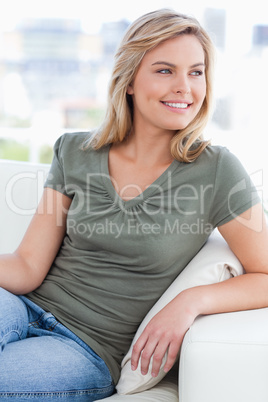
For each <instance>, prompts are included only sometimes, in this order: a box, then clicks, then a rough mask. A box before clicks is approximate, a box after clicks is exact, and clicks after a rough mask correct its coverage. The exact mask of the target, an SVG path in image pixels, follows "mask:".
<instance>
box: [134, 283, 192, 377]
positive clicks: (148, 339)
mask: <svg viewBox="0 0 268 402" xmlns="http://www.w3.org/2000/svg"><path fill="white" fill-rule="evenodd" d="M184 293H187V291H186V292H182V293H180V294H179V295H178V296H177V297H176V298H175V299H173V300H172V301H171V302H170V303H169V304H167V306H165V307H164V308H163V309H162V310H161V311H159V313H158V314H156V315H155V316H154V317H153V318H152V319H151V321H150V322H149V323H148V324H147V326H146V327H145V329H144V331H143V333H142V334H141V336H140V337H139V339H138V340H137V342H136V343H135V344H134V346H133V352H132V357H131V368H132V370H136V369H137V367H138V363H139V360H140V361H141V373H142V374H144V375H145V374H147V373H148V369H149V364H150V360H151V358H152V359H153V363H152V376H153V377H156V376H157V375H158V373H159V369H160V366H161V363H162V360H163V358H164V356H165V353H166V352H167V360H166V363H165V366H164V371H165V372H168V371H169V370H170V369H171V368H172V366H173V364H174V363H175V361H176V358H177V356H178V353H179V350H180V347H181V344H182V341H183V337H184V335H185V333H186V332H187V330H188V329H189V328H190V326H191V325H192V323H193V321H194V319H195V318H196V316H197V314H194V313H193V312H192V311H190V308H189V307H187V303H186V301H184V299H185V298H184ZM186 299H187V298H186ZM188 306H189V305H188Z"/></svg>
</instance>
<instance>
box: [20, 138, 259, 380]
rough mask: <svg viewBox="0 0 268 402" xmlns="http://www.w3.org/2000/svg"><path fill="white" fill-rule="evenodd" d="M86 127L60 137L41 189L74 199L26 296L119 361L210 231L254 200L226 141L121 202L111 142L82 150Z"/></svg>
mask: <svg viewBox="0 0 268 402" xmlns="http://www.w3.org/2000/svg"><path fill="white" fill-rule="evenodd" d="M86 136H88V133H72V134H70V133H69V134H65V135H63V136H61V137H60V138H59V139H58V140H57V142H56V144H55V148H54V158H53V162H52V166H51V171H50V174H49V176H48V178H47V181H46V184H45V186H46V187H51V188H53V189H55V190H57V191H60V192H62V193H64V194H66V195H67V196H68V197H70V198H72V203H71V207H70V209H69V212H68V217H67V232H66V236H65V238H64V241H63V244H62V246H61V248H60V251H59V253H58V255H57V257H56V259H55V261H54V262H53V265H52V267H51V269H50V271H49V273H48V275H47V277H46V278H45V280H44V282H43V284H42V285H41V286H40V287H39V288H38V289H36V290H35V291H34V292H32V293H30V294H28V297H29V298H30V299H31V300H32V301H34V302H35V303H37V304H39V305H40V306H41V307H43V308H44V309H45V310H46V311H50V312H51V313H52V314H54V315H55V317H56V318H57V319H58V320H59V321H60V322H61V323H62V324H64V325H65V326H66V327H68V328H69V329H70V330H72V331H73V332H74V333H75V334H76V335H77V336H79V337H80V338H81V339H82V340H83V341H84V342H86V343H87V344H88V345H89V346H90V347H91V348H92V349H93V350H94V351H95V352H96V353H97V354H98V355H99V356H100V357H101V358H103V359H104V361H105V362H106V364H107V365H108V367H109V369H110V371H111V374H112V376H113V378H114V381H115V383H116V382H117V381H118V378H119V373H120V363H121V360H122V358H123V357H124V355H125V354H126V352H127V350H128V348H129V346H130V343H131V341H132V339H133V336H134V334H135V332H136V330H137V328H138V326H139V324H140V322H141V321H142V319H143V318H144V316H145V315H146V313H147V312H148V311H149V309H150V308H151V307H152V306H153V305H154V303H155V302H156V301H157V300H158V299H159V297H160V296H161V295H162V293H163V292H164V291H165V290H166V289H167V288H168V286H169V285H170V284H171V283H172V281H173V280H174V279H175V278H176V277H177V275H178V274H179V273H180V272H181V271H182V270H183V269H184V267H185V266H186V265H187V263H188V262H189V261H190V260H191V259H192V258H193V257H194V256H195V255H196V253H197V252H198V251H199V250H200V249H201V248H202V246H203V245H204V244H205V242H206V240H207V238H208V236H209V235H210V233H211V231H212V230H213V229H214V228H215V227H216V226H219V225H222V224H224V223H226V222H228V221H230V220H231V219H233V218H234V217H235V216H236V215H239V214H241V213H242V212H244V211H246V210H247V209H248V208H250V207H251V206H252V205H253V204H256V203H257V202H258V201H259V198H258V195H257V193H256V190H255V188H254V187H253V186H252V183H251V181H250V178H249V176H248V175H247V173H246V172H245V170H244V168H243V167H242V166H241V164H240V163H239V161H238V160H237V159H236V157H234V155H232V154H231V153H230V152H229V151H228V150H227V149H226V148H223V147H219V146H208V147H207V148H206V149H205V150H204V151H203V153H202V154H201V155H200V156H199V157H198V159H197V160H196V161H195V162H193V163H182V162H178V161H176V160H175V161H173V162H172V164H171V165H170V166H169V167H168V169H167V170H166V171H165V172H164V173H163V174H162V175H161V176H160V177H159V178H158V179H157V180H156V181H155V182H154V183H153V184H151V185H150V186H148V188H147V189H146V190H145V191H144V192H143V193H142V194H141V195H139V196H138V197H136V198H134V199H132V200H129V201H123V200H122V199H121V198H120V197H119V195H118V194H117V192H116V183H115V181H113V180H112V179H111V177H110V176H109V170H108V153H109V149H110V147H109V146H105V147H103V148H102V149H101V150H98V151H95V150H93V149H91V148H90V149H88V150H82V149H81V145H82V143H83V141H84V139H85V138H86Z"/></svg>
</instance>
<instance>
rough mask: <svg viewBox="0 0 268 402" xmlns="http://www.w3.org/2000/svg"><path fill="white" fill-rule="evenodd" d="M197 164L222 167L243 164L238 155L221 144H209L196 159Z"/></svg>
mask: <svg viewBox="0 0 268 402" xmlns="http://www.w3.org/2000/svg"><path fill="white" fill-rule="evenodd" d="M196 162H197V165H205V166H208V167H209V166H211V165H214V166H215V167H217V168H221V167H222V166H225V165H230V167H231V166H238V165H241V163H240V161H239V159H238V158H237V156H235V155H234V154H233V153H232V152H231V151H230V150H229V149H228V148H226V147H224V146H221V145H208V146H207V147H206V148H205V149H204V150H203V152H202V153H201V155H200V156H199V157H198V158H197V160H196Z"/></svg>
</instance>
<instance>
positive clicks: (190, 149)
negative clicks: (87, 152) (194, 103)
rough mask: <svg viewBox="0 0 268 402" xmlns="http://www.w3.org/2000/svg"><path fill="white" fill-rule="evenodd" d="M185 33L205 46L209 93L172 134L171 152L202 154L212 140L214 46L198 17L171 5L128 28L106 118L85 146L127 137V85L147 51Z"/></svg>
mask: <svg viewBox="0 0 268 402" xmlns="http://www.w3.org/2000/svg"><path fill="white" fill-rule="evenodd" d="M185 34H187V35H189V34H191V35H194V36H196V38H197V39H198V40H199V41H200V43H201V45H202V47H203V51H204V55H205V66H206V69H205V77H206V96H205V99H204V102H203V104H202V107H201V109H200V110H199V112H198V114H197V115H196V117H195V118H194V119H193V121H192V122H191V123H190V124H189V125H188V126H187V127H186V128H184V129H182V130H178V132H177V133H176V134H175V135H174V137H173V138H172V140H171V154H172V156H173V157H174V158H175V159H177V160H179V161H182V162H192V161H194V160H195V159H196V158H197V157H198V156H199V155H200V154H201V152H202V151H203V150H204V149H205V147H206V146H207V145H208V144H209V141H204V140H203V136H202V132H203V129H204V127H205V126H206V124H207V122H208V119H209V116H210V112H211V109H212V75H213V59H214V46H213V44H212V41H211V39H210V38H209V36H208V34H207V33H206V31H205V30H204V29H203V28H202V27H201V26H200V24H199V22H198V21H197V20H196V19H194V18H192V17H189V16H185V15H183V14H179V13H177V12H175V11H172V10H168V9H162V10H157V11H153V12H150V13H148V14H145V15H143V16H142V17H140V18H138V19H137V20H136V21H135V22H133V24H132V25H131V26H130V27H129V28H128V30H127V32H126V34H125V36H124V37H123V40H122V42H121V44H120V46H119V48H118V51H117V53H116V55H115V63H114V68H113V72H112V76H111V80H110V86H109V91H108V106H107V111H106V116H105V119H104V121H103V123H102V125H101V126H100V127H99V128H98V129H96V131H95V132H94V135H93V136H91V137H89V139H88V140H86V143H85V144H84V148H87V147H89V146H92V147H93V148H94V149H100V148H101V147H103V146H105V145H107V144H112V143H115V142H121V141H123V140H124V138H125V137H126V135H127V134H129V133H130V131H131V128H132V115H133V110H132V108H133V106H132V98H131V96H130V95H128V94H127V88H128V86H129V84H130V83H131V82H132V81H133V79H134V78H135V75H136V73H137V70H138V68H139V65H140V63H141V61H142V59H143V57H144V55H145V53H146V52H148V51H149V50H151V49H152V48H154V47H156V46H157V45H159V44H160V43H162V42H164V41H166V40H168V39H172V38H174V37H177V36H179V35H185ZM193 145H195V146H193Z"/></svg>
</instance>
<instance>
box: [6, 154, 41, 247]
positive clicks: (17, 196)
mask: <svg viewBox="0 0 268 402" xmlns="http://www.w3.org/2000/svg"><path fill="white" fill-rule="evenodd" d="M48 170H49V165H45V164H32V163H28V162H17V161H9V160H3V159H2V160H0V253H1V254H2V253H9V252H12V251H14V250H15V249H16V248H17V246H18V245H19V243H20V241H21V239H22V237H23V235H24V233H25V231H26V229H27V227H28V225H29V223H30V220H31V218H32V216H33V214H34V212H35V209H36V207H37V204H38V201H39V200H40V198H41V195H42V192H43V184H44V181H45V178H46V176H47V173H48Z"/></svg>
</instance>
